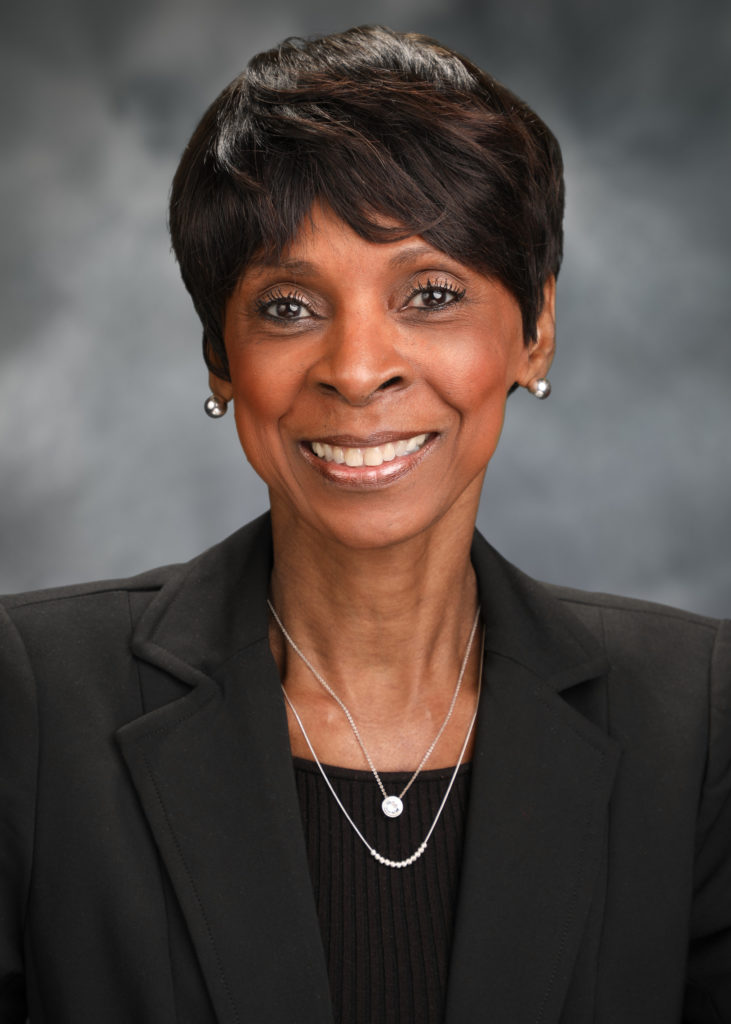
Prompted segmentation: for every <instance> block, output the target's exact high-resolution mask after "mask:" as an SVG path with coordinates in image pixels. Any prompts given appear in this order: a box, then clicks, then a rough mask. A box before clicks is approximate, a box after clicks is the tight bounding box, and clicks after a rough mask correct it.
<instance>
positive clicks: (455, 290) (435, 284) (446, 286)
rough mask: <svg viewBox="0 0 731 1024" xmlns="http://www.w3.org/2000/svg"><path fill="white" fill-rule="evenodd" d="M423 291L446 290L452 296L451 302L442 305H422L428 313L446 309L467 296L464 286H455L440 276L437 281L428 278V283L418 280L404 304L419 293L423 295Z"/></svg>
mask: <svg viewBox="0 0 731 1024" xmlns="http://www.w3.org/2000/svg"><path fill="white" fill-rule="evenodd" d="M423 292H446V293H447V295H451V296H452V299H451V301H450V302H445V303H444V304H443V305H441V306H433V307H432V308H431V309H430V308H429V307H424V306H422V307H420V308H421V309H422V310H423V311H424V312H427V313H435V312H437V310H440V309H444V307H445V306H451V305H453V304H454V303H456V302H460V301H461V300H462V299H463V298H464V296H465V289H464V288H459V287H455V286H454V285H453V284H451V283H450V282H449V281H447V280H446V279H444V278H442V279H439V278H438V279H437V280H436V281H432V279H431V278H427V280H426V283H422V282H421V281H417V282H416V284H415V286H414V288H413V290H412V291H411V292H410V293H409V295H407V297H406V302H405V303H404V306H407V305H408V304H409V302H411V300H412V299H413V298H415V297H416V296H417V295H421V294H422V293H423Z"/></svg>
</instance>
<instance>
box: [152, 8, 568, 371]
mask: <svg viewBox="0 0 731 1024" xmlns="http://www.w3.org/2000/svg"><path fill="white" fill-rule="evenodd" d="M563 198H564V187H563V169H562V161H561V151H560V149H559V146H558V143H557V141H556V139H555V138H554V136H553V134H552V133H551V131H550V130H549V129H548V128H547V127H546V125H545V124H544V123H543V121H541V120H540V118H539V117H538V116H537V115H536V114H534V113H533V111H532V110H531V109H530V108H529V107H528V106H527V105H526V104H525V103H523V101H522V100H520V99H518V98H517V97H516V96H515V95H513V93H512V92H510V91H509V90H508V89H506V88H505V87H504V86H502V85H500V84H499V83H498V82H496V81H495V79H493V78H491V77H490V75H488V74H486V73H485V72H484V71H481V70H480V69H479V68H477V67H476V66H475V65H474V64H472V63H471V62H470V61H469V60H467V59H466V58H465V57H462V56H460V55H459V54H457V53H455V52H453V51H452V50H450V49H448V48H447V47H445V46H442V45H441V44H440V43H438V42H436V41H435V40H433V39H429V38H427V37H426V36H421V35H415V34H411V33H409V34H400V33H397V32H392V31H391V30H390V29H387V28H381V27H372V26H363V27H360V28H352V29H349V30H348V31H347V32H343V33H341V34H338V35H329V36H322V37H318V38H314V39H309V40H303V39H287V40H285V42H283V43H282V44H281V46H279V47H276V48H275V49H272V50H268V51H266V52H265V53H260V54H258V55H257V56H255V57H253V58H252V60H251V61H250V62H249V65H248V67H247V69H246V70H245V71H244V72H243V73H242V74H241V75H239V76H238V77H237V78H236V79H234V81H233V82H231V84H230V85H229V86H227V88H226V89H224V90H223V92H222V93H221V94H220V96H219V97H218V98H217V99H216V100H215V101H214V103H213V104H212V105H211V106H210V107H209V109H208V110H207V112H206V113H205V114H204V116H203V119H202V120H201V122H200V124H199V125H198V127H197V128H196V130H195V132H194V134H193V136H192V138H191V140H190V142H189V143H188V146H187V148H186V149H185V152H184V153H183V156H182V159H181V161H180V165H179V166H178V169H177V171H176V174H175V178H174V180H173V187H172V192H171V197H170V232H171V236H172V242H173V248H174V251H175V254H176V256H177V259H178V262H179V264H180V270H181V273H182V277H183V281H184V282H185V285H186V287H187V289H188V291H189V292H190V294H191V296H192V298H193V303H194V305H195V308H196V311H197V312H198V315H199V316H200V319H201V321H202V324H203V343H204V345H203V347H204V355H205V358H206V362H207V364H208V366H209V368H210V369H212V370H213V371H214V373H216V374H217V375H218V376H219V377H223V378H224V379H226V378H228V363H227V359H226V351H225V348H224V344H223V321H224V314H225V306H226V302H227V300H228V299H229V297H230V296H231V294H232V292H233V290H234V288H235V287H236V284H237V283H238V281H239V280H240V278H241V276H242V274H243V273H244V271H245V270H246V267H247V265H248V263H249V261H250V260H251V258H252V257H253V256H255V255H259V254H267V255H269V254H273V253H278V252H281V251H282V250H283V248H284V247H285V246H286V245H287V244H288V243H289V242H291V240H292V239H293V238H294V237H295V235H296V233H297V231H298V229H299V227H300V225H301V224H302V221H303V219H304V218H305V217H306V215H307V213H308V212H309V211H310V210H311V208H312V205H313V203H314V201H315V200H320V201H322V202H324V203H326V204H328V205H329V206H330V207H331V208H332V209H333V211H334V212H335V213H336V214H337V215H338V216H339V217H340V218H342V219H343V220H344V221H346V222H347V223H348V224H349V225H350V226H351V228H353V229H354V230H355V231H356V232H357V233H358V234H359V235H361V236H362V237H363V238H366V239H368V240H370V241H390V240H395V239H396V238H403V237H407V236H409V235H412V234H416V235H421V236H422V237H423V238H424V239H425V240H426V241H427V242H428V243H429V244H430V245H433V246H435V248H437V249H440V250H441V251H443V252H445V253H447V254H448V255H449V256H451V257H453V258H454V259H457V260H459V261H460V262H461V263H464V264H466V265H468V266H471V267H473V268H475V269H477V270H479V271H481V272H482V273H485V274H488V275H490V276H493V277H495V278H496V279H497V280H499V281H500V282H502V284H503V285H505V287H506V288H507V289H508V290H509V291H510V292H511V293H512V294H513V296H514V297H515V299H516V300H517V302H518V304H519V306H520V309H521V313H522V319H523V330H524V335H525V338H526V341H529V340H531V339H533V338H535V332H536V321H537V317H538V315H539V313H540V311H541V307H542V304H543V286H544V284H545V282H546V280H547V279H548V278H549V277H550V276H551V275H555V274H557V273H558V269H559V266H560V263H561V254H562V221H563ZM384 218H386V219H387V220H388V221H390V222H391V223H392V224H393V223H394V222H395V223H396V224H398V225H399V227H398V229H395V228H393V227H391V228H388V227H385V226H384Z"/></svg>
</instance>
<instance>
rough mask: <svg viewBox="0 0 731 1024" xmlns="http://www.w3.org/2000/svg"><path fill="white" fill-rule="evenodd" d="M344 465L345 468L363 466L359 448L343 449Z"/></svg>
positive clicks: (361, 453)
mask: <svg viewBox="0 0 731 1024" xmlns="http://www.w3.org/2000/svg"><path fill="white" fill-rule="evenodd" d="M345 465H346V466H362V465H363V452H362V451H361V449H360V448H346V449H345Z"/></svg>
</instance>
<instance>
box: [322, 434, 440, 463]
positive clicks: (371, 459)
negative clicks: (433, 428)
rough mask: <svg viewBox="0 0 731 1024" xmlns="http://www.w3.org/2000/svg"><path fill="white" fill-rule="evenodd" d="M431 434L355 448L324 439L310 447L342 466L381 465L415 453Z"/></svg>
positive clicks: (324, 457)
mask: <svg viewBox="0 0 731 1024" xmlns="http://www.w3.org/2000/svg"><path fill="white" fill-rule="evenodd" d="M428 437H429V434H415V435H414V436H413V437H409V438H406V439H403V440H400V441H387V442H386V444H379V445H373V446H371V447H363V448H353V447H346V446H340V445H333V444H326V443H325V442H324V441H312V442H311V443H310V448H311V449H312V451H313V452H314V454H315V455H316V456H317V457H318V459H322V461H323V462H335V463H337V464H338V465H340V466H351V467H353V468H357V467H359V466H381V465H383V463H384V462H393V461H394V460H396V459H401V458H403V457H404V456H405V455H413V453H414V452H418V451H419V449H420V448H422V447H423V446H424V444H425V443H426V440H427V438H428Z"/></svg>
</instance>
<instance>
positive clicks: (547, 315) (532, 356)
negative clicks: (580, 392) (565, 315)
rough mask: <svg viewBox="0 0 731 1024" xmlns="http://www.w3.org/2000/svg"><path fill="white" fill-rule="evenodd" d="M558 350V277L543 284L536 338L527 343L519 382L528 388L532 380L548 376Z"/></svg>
mask: <svg viewBox="0 0 731 1024" xmlns="http://www.w3.org/2000/svg"><path fill="white" fill-rule="evenodd" d="M555 351H556V278H555V277H554V276H553V275H551V276H550V277H549V278H547V279H546V283H545V284H544V285H543V306H542V307H541V312H540V313H539V314H538V320H537V322H536V336H535V340H533V341H531V342H530V344H528V345H526V349H525V358H524V359H523V361H522V366H521V371H520V374H519V376H518V380H517V382H516V383H517V384H519V385H520V386H521V387H523V388H527V387H528V385H529V384H530V383H531V381H534V380H538V379H539V378H540V377H547V376H548V371H549V370H550V368H551V363H552V362H553V354H554V352H555Z"/></svg>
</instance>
